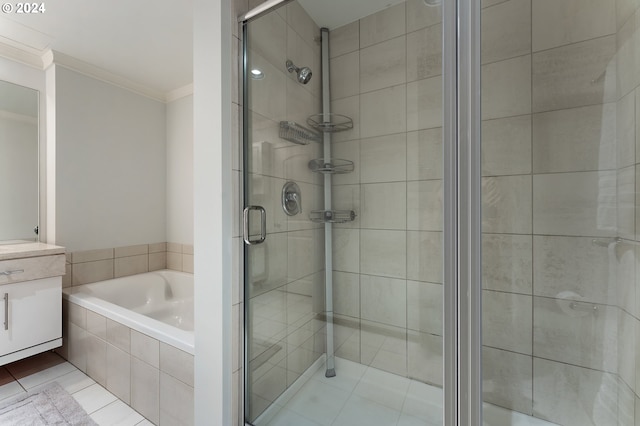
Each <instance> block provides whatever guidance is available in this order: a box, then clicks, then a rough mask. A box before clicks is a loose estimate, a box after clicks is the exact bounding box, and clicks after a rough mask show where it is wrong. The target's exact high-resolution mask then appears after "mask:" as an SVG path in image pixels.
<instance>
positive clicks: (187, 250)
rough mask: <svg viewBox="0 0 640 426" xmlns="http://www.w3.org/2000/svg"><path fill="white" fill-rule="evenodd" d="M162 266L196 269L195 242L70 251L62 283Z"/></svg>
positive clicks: (101, 277) (68, 284)
mask: <svg viewBox="0 0 640 426" xmlns="http://www.w3.org/2000/svg"><path fill="white" fill-rule="evenodd" d="M159 269H173V270H176V271H182V272H189V273H193V245H189V244H179V243H153V244H140V245H135V246H126V247H116V248H107V249H97V250H86V251H78V252H71V253H67V263H66V270H67V273H66V275H65V276H64V277H63V286H64V287H69V286H76V285H82V284H89V283H93V282H97V281H103V280H108V279H112V278H119V277H124V276H128V275H135V274H141V273H144V272H150V271H157V270H159Z"/></svg>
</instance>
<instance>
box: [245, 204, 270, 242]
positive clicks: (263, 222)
mask: <svg viewBox="0 0 640 426" xmlns="http://www.w3.org/2000/svg"><path fill="white" fill-rule="evenodd" d="M252 210H257V211H259V212H260V237H259V238H258V239H257V240H252V239H251V235H249V214H250V212H251V211H252ZM242 219H243V222H244V232H243V234H244V235H243V238H244V242H245V244H247V245H250V246H251V245H255V244H260V243H263V242H264V240H265V239H266V238H267V212H266V211H265V210H264V207H262V206H248V207H245V208H244V210H243V212H242Z"/></svg>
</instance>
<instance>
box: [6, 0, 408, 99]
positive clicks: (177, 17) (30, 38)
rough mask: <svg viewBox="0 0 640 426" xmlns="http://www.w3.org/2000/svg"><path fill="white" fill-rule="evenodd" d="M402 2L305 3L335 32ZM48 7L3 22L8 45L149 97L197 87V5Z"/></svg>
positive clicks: (159, 1) (118, 2)
mask: <svg viewBox="0 0 640 426" xmlns="http://www.w3.org/2000/svg"><path fill="white" fill-rule="evenodd" d="M402 1H403V0H348V1H345V0H322V1H319V0H299V2H300V4H301V5H302V6H303V7H304V8H305V9H306V10H307V12H308V13H309V14H310V15H311V17H312V18H313V19H314V21H315V22H316V23H317V24H318V25H319V26H324V27H327V28H329V29H335V28H338V27H340V26H342V25H345V24H347V23H350V22H353V21H355V20H357V19H360V18H362V17H364V16H367V15H370V14H372V13H375V12H377V11H379V10H382V9H384V8H386V7H389V6H391V5H393V4H396V3H400V2H402ZM45 7H46V10H45V12H44V13H39V14H16V13H3V14H2V15H0V44H3V45H5V46H10V47H12V48H18V49H20V51H26V52H28V53H31V54H33V55H37V56H38V57H43V55H44V54H45V52H47V51H49V50H53V51H54V52H56V53H60V54H62V55H59V57H65V58H73V59H74V65H82V63H86V64H90V65H92V66H93V67H89V68H91V69H93V70H95V69H96V67H97V68H98V69H99V70H105V71H107V72H108V73H112V74H115V75H116V76H119V77H123V78H124V79H126V80H127V81H130V82H132V83H134V84H136V85H137V86H138V87H142V88H148V89H149V90H148V91H146V92H148V93H163V94H167V93H170V92H172V91H174V90H176V89H179V88H184V87H185V86H187V85H189V84H191V83H192V81H193V53H192V52H193V17H192V15H193V3H192V0H179V1H176V0H135V1H131V0H107V1H103V0H55V1H50V2H46V3H45ZM54 58H55V54H54ZM78 60H79V61H81V63H79V62H78ZM142 92H145V90H142Z"/></svg>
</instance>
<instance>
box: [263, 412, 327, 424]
mask: <svg viewBox="0 0 640 426" xmlns="http://www.w3.org/2000/svg"><path fill="white" fill-rule="evenodd" d="M319 424H320V423H316V422H314V421H313V420H309V419H307V418H305V417H303V416H301V415H300V414H298V413H296V412H294V411H291V410H287V409H283V410H280V412H278V414H276V415H275V416H274V417H273V419H271V421H270V422H269V423H267V425H272V426H276V425H277V426H318V425H319Z"/></svg>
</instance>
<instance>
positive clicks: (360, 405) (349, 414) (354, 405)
mask: <svg viewBox="0 0 640 426" xmlns="http://www.w3.org/2000/svg"><path fill="white" fill-rule="evenodd" d="M399 418H400V411H398V410H394V409H392V408H389V407H386V406H384V405H381V404H378V403H376V402H373V401H371V400H368V399H366V398H363V397H361V396H358V395H351V397H349V400H348V401H347V404H346V405H345V407H344V408H343V409H342V411H341V412H340V414H339V415H338V417H337V418H336V420H335V422H334V423H333V424H334V425H335V426H395V425H396V424H397V423H398V419H399Z"/></svg>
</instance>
